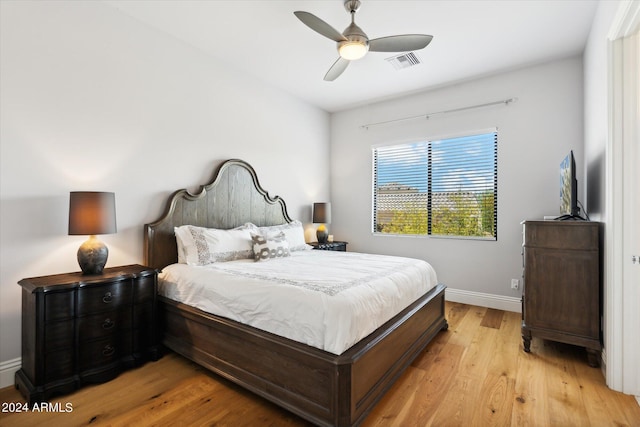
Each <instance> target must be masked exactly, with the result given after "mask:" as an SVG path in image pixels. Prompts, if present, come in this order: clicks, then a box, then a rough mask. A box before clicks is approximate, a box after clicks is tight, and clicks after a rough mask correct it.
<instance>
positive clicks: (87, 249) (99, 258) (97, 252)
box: [78, 236, 109, 274]
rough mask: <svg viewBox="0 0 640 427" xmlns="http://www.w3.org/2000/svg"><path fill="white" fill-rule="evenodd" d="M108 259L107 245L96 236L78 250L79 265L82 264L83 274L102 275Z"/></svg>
mask: <svg viewBox="0 0 640 427" xmlns="http://www.w3.org/2000/svg"><path fill="white" fill-rule="evenodd" d="M108 257H109V249H108V248H107V245H105V244H104V243H102V242H101V241H100V240H98V238H97V237H96V236H91V237H89V239H88V240H87V241H86V242H84V243H83V244H82V245H80V248H78V264H80V269H81V270H82V273H83V274H102V271H103V270H104V266H105V264H106V263H107V258H108Z"/></svg>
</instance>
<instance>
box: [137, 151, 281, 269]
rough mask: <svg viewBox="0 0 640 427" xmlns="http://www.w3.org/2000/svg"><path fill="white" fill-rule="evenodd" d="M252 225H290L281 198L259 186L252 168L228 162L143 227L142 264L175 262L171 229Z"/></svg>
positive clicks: (179, 194) (160, 265) (174, 198)
mask: <svg viewBox="0 0 640 427" xmlns="http://www.w3.org/2000/svg"><path fill="white" fill-rule="evenodd" d="M247 222H252V223H254V224H256V225H258V226H265V225H279V224H284V223H287V222H291V218H290V217H289V214H288V213H287V206H286V204H285V203H284V200H282V199H281V198H280V197H278V196H275V197H271V196H269V194H268V193H267V192H266V191H265V190H264V189H263V188H262V187H261V186H260V183H259V182H258V176H257V175H256V172H255V171H254V170H253V168H252V167H251V165H249V164H248V163H247V162H244V161H242V160H237V159H233V160H227V161H226V162H224V163H223V164H222V165H221V166H220V167H219V168H218V170H217V172H216V174H215V176H214V178H213V181H212V182H211V183H209V184H206V185H203V186H201V187H200V190H199V191H198V192H197V193H195V194H192V193H190V192H189V191H187V190H186V189H182V190H178V191H176V192H174V193H173V194H172V195H171V196H170V197H169V200H168V201H167V206H166V208H165V211H164V213H163V214H162V216H161V217H160V219H158V220H157V221H155V222H152V223H150V224H145V226H144V260H145V261H144V262H145V265H147V266H149V267H153V268H157V269H162V268H164V267H166V266H167V265H169V264H173V263H176V262H177V261H178V250H177V246H176V238H175V234H174V231H173V229H174V227H178V226H181V225H197V226H199V227H207V228H220V229H229V228H234V227H237V226H239V225H242V224H244V223H247Z"/></svg>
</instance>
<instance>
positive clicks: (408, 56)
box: [386, 52, 422, 70]
mask: <svg viewBox="0 0 640 427" xmlns="http://www.w3.org/2000/svg"><path fill="white" fill-rule="evenodd" d="M386 61H387V62H389V63H390V64H391V65H393V68H395V69H396V70H402V69H404V68H409V67H413V66H414V65H418V64H422V61H420V58H418V55H416V54H415V52H409V53H403V54H402V55H396V56H392V57H391V58H386Z"/></svg>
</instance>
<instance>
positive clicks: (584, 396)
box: [0, 303, 640, 427]
mask: <svg viewBox="0 0 640 427" xmlns="http://www.w3.org/2000/svg"><path fill="white" fill-rule="evenodd" d="M446 307H447V319H448V321H449V330H448V331H446V332H441V333H440V334H439V335H438V336H437V337H436V339H435V340H434V341H433V342H432V343H431V344H430V345H429V346H428V347H427V349H426V350H425V351H424V352H423V353H422V354H421V355H420V356H419V357H418V358H417V359H416V360H415V362H414V363H413V364H412V366H411V367H409V369H408V370H407V372H406V373H405V374H404V375H403V376H402V377H401V378H400V379H399V380H398V382H397V383H396V384H395V386H394V387H393V388H392V389H391V390H390V391H389V393H387V394H386V396H385V397H384V398H383V399H382V401H381V402H380V403H379V404H378V405H377V406H376V408H375V409H374V410H373V412H372V413H371V414H370V415H369V417H368V418H367V419H366V421H365V423H364V426H367V427H370V426H385V427H387V426H431V425H433V426H563V427H564V426H581V427H582V426H598V427H600V426H640V406H638V404H637V403H636V401H635V399H634V398H633V397H631V396H627V395H624V394H621V393H617V392H614V391H611V390H610V389H608V388H607V387H606V386H605V384H604V378H603V376H602V372H601V370H600V369H597V368H590V367H589V366H588V365H587V358H586V353H585V352H584V350H583V349H579V348H576V347H572V346H568V345H563V344H557V343H551V342H545V341H542V340H539V339H537V338H535V337H534V339H533V342H532V345H531V353H529V354H527V353H524V352H523V351H522V342H521V339H520V315H519V314H517V313H510V312H503V311H499V310H492V309H486V308H481V307H475V306H468V305H463V304H456V303H447V305H446ZM8 402H24V399H22V397H21V396H20V394H19V393H18V392H17V391H16V390H15V389H14V388H13V387H8V388H4V389H2V390H0V403H3V404H4V403H8ZM51 403H53V404H55V403H60V405H59V407H60V408H62V409H66V408H67V404H71V408H72V412H57V413H42V412H41V413H34V412H30V413H2V412H0V425H1V426H52V427H54V426H59V425H64V426H80V425H91V426H98V425H99V426H103V425H111V426H125V425H131V426H151V425H155V426H169V425H171V426H181V425H182V426H213V425H216V426H304V425H307V423H306V422H304V421H303V420H301V419H300V418H298V417H296V416H295V415H291V414H289V413H288V412H286V411H284V410H282V409H280V408H278V407H276V406H274V405H272V404H270V403H269V402H267V401H265V400H263V399H261V398H259V397H257V396H254V395H253V394H251V393H249V392H246V391H244V390H243V389H241V388H239V387H237V386H235V385H234V384H232V383H230V382H228V381H226V380H223V379H221V378H219V377H217V376H215V375H213V374H210V373H208V372H207V371H205V370H204V369H201V368H199V367H198V366H196V365H194V364H192V363H191V362H189V361H187V360H185V359H183V358H182V357H180V356H178V355H176V354H173V353H169V354H167V355H165V356H164V357H163V358H162V359H160V360H159V361H157V362H150V363H147V364H146V365H144V366H142V367H140V368H138V369H134V370H131V371H127V372H125V373H123V374H121V375H120V376H119V377H118V378H116V379H115V380H113V381H110V382H108V383H104V384H100V385H96V386H90V387H86V388H83V389H81V390H79V391H77V392H76V393H74V394H71V395H68V396H62V397H60V398H58V399H55V400H53V401H52V402H51ZM54 409H55V407H54Z"/></svg>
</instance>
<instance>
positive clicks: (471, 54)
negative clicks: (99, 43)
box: [106, 0, 598, 112]
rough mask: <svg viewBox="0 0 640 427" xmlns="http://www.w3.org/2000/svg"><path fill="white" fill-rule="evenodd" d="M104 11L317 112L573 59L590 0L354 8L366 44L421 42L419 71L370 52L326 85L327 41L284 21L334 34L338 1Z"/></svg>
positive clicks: (330, 56) (114, 0) (128, 4)
mask: <svg viewBox="0 0 640 427" xmlns="http://www.w3.org/2000/svg"><path fill="white" fill-rule="evenodd" d="M106 3H108V4H110V5H112V6H114V7H116V8H118V9H119V10H121V11H123V12H124V13H126V14H128V15H130V16H132V17H134V18H136V19H138V20H140V21H142V22H143V23H146V24H148V25H150V26H152V27H155V28H157V29H159V30H161V31H164V32H166V33H169V34H171V35H172V36H174V37H176V38H178V39H180V40H182V41H184V42H186V43H188V44H190V45H193V46H195V47H197V48H199V49H201V50H202V51H204V52H207V53H208V54H210V55H211V56H213V57H215V58H217V59H218V60H220V61H222V62H224V63H227V64H228V66H229V67H232V69H236V70H241V71H243V72H246V73H249V74H251V75H254V76H256V77H257V78H258V79H261V80H263V81H265V82H266V83H268V84H270V85H273V86H276V87H278V88H280V89H283V90H285V91H287V92H289V93H291V94H293V95H295V96H297V97H298V98H301V99H303V100H305V101H307V102H309V103H311V104H313V105H316V106H318V107H320V108H322V109H324V110H326V111H329V112H335V111H340V110H343V109H346V108H350V107H353V106H356V105H360V104H364V103H368V102H372V101H375V100H379V99H384V98H388V97H393V96H397V95H400V94H403V93H409V92H415V91H419V90H424V89H428V88H431V87H436V86H441V85H445V84H451V83H453V82H458V81H461V80H466V79H469V78H472V77H476V76H482V75H487V74H491V73H495V72H499V71H502V70H508V69H514V68H518V67H522V66H526V65H531V64H535V63H541V62H545V61H549V60H553V59H558V58H563V57H568V56H572V55H577V54H580V53H581V52H582V51H583V50H584V46H585V43H586V41H587V37H588V34H589V30H590V28H591V23H592V20H593V16H594V13H595V10H596V8H597V4H598V2H597V1H596V0H499V1H484V0H469V1H463V0H457V1H456V0H443V1H437V0H423V1H417V0H416V1H398V0H363V1H362V6H361V7H360V10H359V11H358V13H357V14H356V23H357V24H358V25H359V26H360V27H361V28H362V29H363V30H364V31H365V32H366V33H367V35H368V36H369V38H371V39H373V38H377V37H383V36H388V35H395V34H408V33H419V34H430V35H432V36H433V37H434V38H433V41H432V42H431V44H430V45H429V46H427V47H426V48H425V49H422V50H420V51H417V52H416V53H417V55H418V56H419V58H420V59H421V60H422V62H423V63H422V64H420V65H418V66H415V67H411V68H407V69H404V70H399V71H396V70H395V69H394V68H393V67H392V66H391V64H389V63H387V61H385V60H384V59H385V58H388V57H390V56H393V55H394V54H388V53H379V52H370V53H368V54H367V56H365V57H364V58H363V59H361V60H358V61H353V62H352V63H351V64H350V65H349V67H348V68H347V70H346V71H345V72H344V74H342V75H341V76H340V77H338V79H337V80H335V81H333V82H325V81H324V80H323V77H324V74H325V73H326V71H327V70H328V69H329V67H330V66H331V65H332V64H333V62H334V61H335V60H336V59H337V57H338V54H337V50H336V45H335V42H333V41H331V40H329V39H327V38H325V37H323V36H321V35H320V34H318V33H316V32H314V31H312V30H311V29H309V28H308V27H306V26H305V25H304V24H303V23H302V22H300V21H299V20H298V19H297V18H296V17H295V16H294V14H293V12H294V11H297V10H303V11H307V12H310V13H312V14H314V15H316V16H317V17H319V18H321V19H322V20H324V21H325V22H327V23H328V24H330V25H331V26H333V27H334V28H336V29H337V30H338V31H340V32H342V31H343V30H344V29H345V28H346V27H347V25H349V23H350V18H349V14H348V13H347V12H346V11H345V9H344V7H343V0H321V1H318V0H315V1H310V0H284V1H275V0H274V1H272V0H262V1H259V0H256V1H248V0H240V1H239V0H234V1H222V0H195V1H191V0H182V1H180V0H178V1H173V0H157V1H154V0H139V1H138V0H107V1H106Z"/></svg>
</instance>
